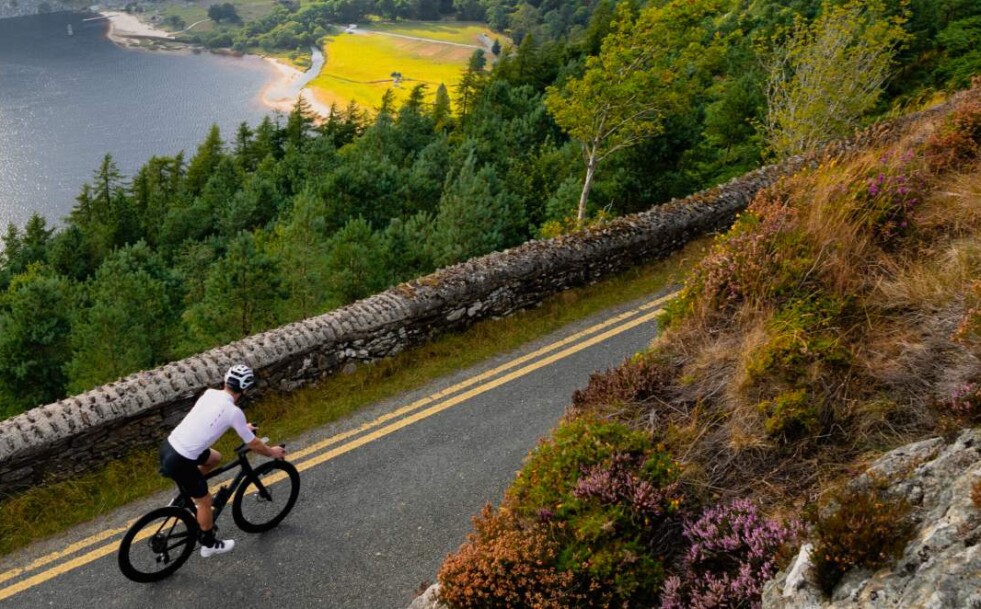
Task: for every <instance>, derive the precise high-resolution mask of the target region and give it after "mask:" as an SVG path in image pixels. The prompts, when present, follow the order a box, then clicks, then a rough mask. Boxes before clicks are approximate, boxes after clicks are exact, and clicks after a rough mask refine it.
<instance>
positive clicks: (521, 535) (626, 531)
mask: <svg viewBox="0 0 981 609" xmlns="http://www.w3.org/2000/svg"><path fill="white" fill-rule="evenodd" d="M677 474H678V472H677V467H676V466H675V465H674V463H673V462H672V460H671V459H670V457H669V456H668V455H666V454H665V453H663V452H662V451H660V450H658V449H657V448H656V447H654V446H653V445H652V444H651V440H650V438H649V436H647V434H645V433H642V432H638V431H633V430H630V429H629V428H627V427H626V426H624V425H622V424H618V423H611V422H606V421H600V420H596V419H588V418H578V419H571V420H566V421H564V422H562V423H561V424H560V425H559V427H558V428H557V429H556V430H555V431H554V433H553V436H552V438H551V439H549V440H547V441H545V442H543V443H542V444H541V445H539V446H538V448H536V449H535V451H534V452H533V453H532V454H531V456H530V457H529V459H528V461H527V462H526V464H525V466H524V467H523V468H522V470H521V472H519V475H518V478H517V480H516V481H515V483H514V485H513V486H512V487H511V489H509V491H508V493H507V494H506V496H505V499H504V503H503V505H502V507H501V509H500V511H499V512H497V513H496V514H495V513H492V512H491V511H490V510H489V509H485V511H484V514H483V515H482V516H481V519H480V521H475V525H476V526H477V531H476V532H475V533H474V534H472V535H471V537H470V539H469V540H468V542H467V544H465V545H464V547H462V548H461V549H460V551H459V552H458V553H457V554H456V555H454V556H451V557H450V558H449V559H448V560H447V563H446V565H445V566H444V568H443V569H442V570H441V572H440V581H441V582H443V585H444V586H445V587H447V589H448V592H446V593H445V594H444V597H445V598H447V600H449V601H450V604H451V605H452V606H454V607H460V608H463V607H474V608H476V607H552V606H557V605H555V604H554V603H558V602H559V601H560V600H561V606H564V607H582V608H586V607H590V608H591V607H597V608H598V607H619V606H644V605H650V604H652V603H654V602H655V600H656V597H657V591H658V589H659V587H660V585H661V582H662V581H663V578H664V570H663V567H662V562H663V560H664V557H665V556H668V555H669V554H670V553H671V552H672V549H673V548H675V547H676V545H677V544H676V542H677V541H678V540H679V538H680V526H678V525H677V524H675V523H676V521H677V518H676V515H677V514H678V512H679V509H680V506H681V503H682V496H681V494H680V492H679V490H678V483H677ZM526 562H529V563H530V564H526ZM491 599H499V600H491ZM500 599H504V600H500ZM532 599H534V600H532ZM495 603H496V604H495ZM503 603H509V604H503Z"/></svg>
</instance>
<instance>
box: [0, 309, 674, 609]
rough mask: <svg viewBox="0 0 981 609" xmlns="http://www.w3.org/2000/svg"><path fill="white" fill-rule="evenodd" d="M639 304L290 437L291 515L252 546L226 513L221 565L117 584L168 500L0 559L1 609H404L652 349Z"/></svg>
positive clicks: (199, 561) (200, 562)
mask: <svg viewBox="0 0 981 609" xmlns="http://www.w3.org/2000/svg"><path fill="white" fill-rule="evenodd" d="M652 302H653V298H652V299H651V300H649V301H643V302H638V303H633V304H632V305H629V306H627V307H621V308H618V309H616V310H612V311H608V312H605V313H604V314H602V315H599V316H595V317H592V318H590V319H587V320H584V321H583V322H580V323H577V324H575V325H574V326H570V327H567V328H565V329H563V330H562V331H560V332H558V333H556V334H554V335H551V336H549V337H547V338H545V339H543V340H540V341H537V342H536V343H534V344H531V345H528V346H526V347H524V348H522V349H521V350H519V351H518V352H515V353H510V354H508V355H506V356H502V357H498V358H495V359H494V360H492V361H489V362H486V363H484V364H482V365H480V366H477V367H475V368H473V369H470V370H467V371H464V372H462V373H459V374H456V375H453V376H452V377H449V378H445V379H440V380H439V381H436V382H434V383H432V384H431V385H430V386H428V387H426V388H425V389H423V390H420V391H416V392H413V393H411V394H406V395H404V396H400V397H399V398H398V399H394V400H390V401H387V402H385V403H383V404H378V405H377V406H375V407H372V408H370V409H368V410H366V411H365V412H362V413H360V414H358V415H357V416H355V417H352V418H351V419H349V420H346V421H344V422H341V423H338V424H335V425H332V426H329V427H328V428H325V429H321V430H317V431H315V432H311V433H309V434H307V435H305V436H303V437H300V438H294V439H291V440H290V441H289V446H290V449H291V460H292V461H293V462H294V464H296V465H297V466H298V467H299V468H300V469H301V477H302V489H301V492H300V497H299V500H298V502H297V505H296V507H295V508H294V510H293V512H292V513H290V515H289V516H288V517H287V519H286V520H285V521H284V522H283V523H282V524H281V525H280V526H279V527H278V528H276V529H274V530H272V531H270V532H267V533H264V534H259V535H248V534H246V533H243V532H241V531H239V530H238V529H237V528H235V525H234V523H233V522H232V519H231V514H230V513H228V512H227V511H226V513H224V514H223V515H222V516H221V519H220V521H219V526H221V534H220V536H221V537H232V538H234V539H235V540H236V542H237V543H238V545H237V546H236V548H235V550H234V551H233V552H231V553H230V554H225V555H221V556H215V557H211V558H208V559H203V558H201V557H200V556H199V555H198V554H197V552H195V554H193V555H192V556H191V558H190V560H189V561H188V562H187V564H185V565H184V567H183V568H182V569H181V570H180V571H178V572H177V573H176V574H174V575H173V576H172V577H170V578H169V579H167V580H165V581H163V582H159V583H155V584H135V583H132V582H130V581H129V580H127V579H125V578H124V577H123V576H122V575H121V574H120V572H119V570H118V568H117V566H116V557H115V547H116V546H117V545H118V543H119V538H120V537H121V531H122V530H125V527H126V525H127V523H128V522H129V521H131V520H132V519H134V518H136V517H138V516H139V515H140V514H142V513H144V512H146V511H148V509H150V508H152V507H156V506H157V505H161V504H163V503H165V502H166V499H168V498H169V497H165V496H158V497H154V498H152V499H150V500H147V501H145V502H141V503H140V504H137V505H132V506H128V507H127V508H126V509H123V510H119V511H118V512H117V513H114V514H112V515H111V516H109V517H106V518H104V519H102V520H100V521H98V522H94V523H90V524H89V525H86V526H84V527H80V528H79V529H77V530H75V531H71V532H70V533H68V534H66V535H63V536H60V537H59V538H57V539H51V540H48V541H46V542H43V543H39V544H36V545H35V546H34V547H31V548H28V549H27V550H25V551H23V552H19V553H16V554H15V555H12V556H9V557H6V558H4V559H3V560H0V607H3V608H4V609H7V608H10V609H15V608H25V609H27V608H30V609H37V608H39V607H65V608H71V609H84V608H93V609H95V608H98V609H105V608H108V607H126V608H135V607H139V608H143V607H146V608H158V607H159V608H172V607H235V608H247V607H269V606H270V605H276V606H279V607H289V608H307V607H310V608H314V607H329V608H342V609H404V608H405V607H407V606H408V605H409V603H410V602H411V601H412V598H413V595H414V593H415V592H416V591H417V590H418V589H419V588H420V586H424V585H428V583H431V582H432V581H433V580H434V579H435V573H436V570H437V569H438V568H439V565H440V564H441V563H442V561H443V559H444V558H445V557H446V555H447V554H448V553H450V552H452V551H454V550H456V549H457V548H458V547H459V545H460V544H461V542H463V540H464V539H465V537H466V534H467V533H468V532H469V531H470V529H471V524H470V518H471V516H472V515H473V514H475V513H477V512H478V511H479V510H480V508H481V507H482V506H483V505H484V504H486V503H488V502H491V503H495V504H496V503H497V502H499V500H500V498H501V496H502V493H503V491H504V489H505V488H506V487H507V486H508V484H509V483H510V482H511V480H512V479H513V477H514V474H515V472H516V471H517V470H518V469H519V468H520V467H521V463H522V460H523V459H524V457H525V455H526V454H527V453H528V451H529V450H531V449H532V448H533V447H534V446H535V444H536V443H537V441H538V440H539V439H540V438H541V437H543V436H544V435H546V434H547V433H548V431H549V430H550V429H551V428H552V427H554V425H555V424H556V422H557V421H558V419H559V417H560V416H561V415H562V413H563V411H564V410H565V408H566V406H567V405H568V404H569V401H570V396H571V394H572V392H573V390H574V389H576V388H579V387H583V386H584V385H585V384H586V382H587V380H588V378H589V375H590V373H592V372H594V371H598V370H605V369H607V368H609V367H612V366H615V365H618V364H619V363H621V362H622V361H623V359H624V358H625V357H629V356H630V355H632V354H633V353H635V352H636V351H638V350H640V349H642V348H644V347H645V346H646V345H647V344H648V343H649V342H650V340H651V339H652V338H653V336H654V334H655V332H656V324H655V322H654V321H653V320H652V313H653V312H654V311H656V309H657V305H656V304H652ZM273 440H278V439H277V438H274V439H273ZM117 531H119V532H117Z"/></svg>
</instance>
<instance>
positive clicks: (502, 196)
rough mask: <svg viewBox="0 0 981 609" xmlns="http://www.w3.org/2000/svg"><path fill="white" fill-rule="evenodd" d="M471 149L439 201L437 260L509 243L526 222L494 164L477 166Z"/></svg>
mask: <svg viewBox="0 0 981 609" xmlns="http://www.w3.org/2000/svg"><path fill="white" fill-rule="evenodd" d="M475 165H476V160H475V157H474V154H473V153H471V154H470V155H469V156H468V157H467V160H466V162H465V163H464V164H463V167H462V168H461V169H460V171H459V173H458V174H457V175H456V177H455V178H454V179H453V180H452V181H450V182H449V183H448V184H447V187H446V188H445V190H444V192H443V196H442V198H441V199H440V202H439V212H438V213H437V214H436V221H435V228H434V231H433V237H432V248H433V256H434V262H435V263H436V264H437V265H438V266H447V265H450V264H453V263H456V262H460V261H463V260H467V259H468V258H471V257H473V256H479V255H481V254H486V253H489V252H493V251H496V250H499V249H503V248H505V247H507V246H509V245H513V244H514V243H515V242H516V241H517V240H518V238H519V231H520V228H519V227H521V226H523V225H524V219H523V217H522V214H521V211H520V207H519V206H518V205H517V201H516V199H515V197H514V196H513V195H511V194H509V193H508V192H507V191H506V190H505V189H504V188H503V186H502V185H501V184H500V182H499V181H498V179H497V172H496V171H495V170H494V168H493V166H491V165H485V166H484V167H482V168H481V169H479V170H477V169H476V168H475Z"/></svg>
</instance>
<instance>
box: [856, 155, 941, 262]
mask: <svg viewBox="0 0 981 609" xmlns="http://www.w3.org/2000/svg"><path fill="white" fill-rule="evenodd" d="M851 191H852V196H853V198H854V200H855V203H856V207H855V212H854V213H855V219H856V220H857V221H858V222H859V224H860V226H861V227H862V228H863V229H864V230H866V231H868V232H870V233H871V235H872V236H873V238H874V239H875V240H876V242H877V243H879V244H880V245H882V246H885V247H893V246H895V245H897V244H898V242H899V241H900V240H901V239H902V238H903V237H905V236H906V235H907V234H909V232H910V231H911V230H912V228H913V226H914V219H915V217H914V212H915V210H916V208H917V207H918V206H919V205H920V204H922V203H923V197H924V193H925V192H926V182H925V180H924V177H923V171H922V169H921V168H920V160H919V159H918V158H917V156H916V154H915V153H914V152H913V151H907V152H905V153H903V154H902V155H899V156H898V157H896V156H895V155H892V154H886V155H884V156H883V157H882V158H881V159H880V160H879V164H878V167H876V168H874V169H873V170H872V171H871V172H869V173H868V174H867V175H866V177H865V178H864V179H862V180H859V181H857V182H855V183H854V184H853V186H852V189H851Z"/></svg>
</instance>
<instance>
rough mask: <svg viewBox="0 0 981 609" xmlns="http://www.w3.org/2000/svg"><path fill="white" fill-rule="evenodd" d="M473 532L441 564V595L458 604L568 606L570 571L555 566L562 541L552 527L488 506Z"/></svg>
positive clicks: (461, 608) (484, 608)
mask: <svg viewBox="0 0 981 609" xmlns="http://www.w3.org/2000/svg"><path fill="white" fill-rule="evenodd" d="M473 523H474V532H472V533H470V534H469V535H468V536H467V541H466V542H465V543H464V544H463V545H462V546H461V547H460V549H459V550H458V551H457V553H456V554H451V555H450V556H449V557H448V558H447V559H446V561H445V562H444V563H443V565H442V567H440V570H439V574H438V578H439V581H440V584H441V586H440V593H439V594H440V598H441V600H442V601H443V602H445V603H447V604H449V605H450V606H452V607H454V608H455V609H517V608H519V607H540V608H541V609H561V608H563V607H567V606H569V605H568V604H567V601H568V600H571V599H568V598H564V597H563V594H565V593H566V592H567V591H568V590H569V588H570V587H571V585H572V574H571V573H569V572H568V571H560V570H559V569H558V568H556V566H555V565H556V560H557V557H558V552H559V546H558V544H557V543H556V541H555V540H554V539H553V537H552V536H551V535H550V533H549V528H548V527H545V526H540V525H537V524H531V525H528V524H524V523H522V522H521V521H520V520H519V519H518V518H516V517H515V516H514V514H513V513H511V512H509V511H507V510H505V509H502V510H500V511H494V510H493V508H491V506H490V505H487V506H485V507H484V509H483V511H482V512H481V514H480V516H475V517H474V519H473Z"/></svg>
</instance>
